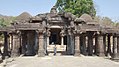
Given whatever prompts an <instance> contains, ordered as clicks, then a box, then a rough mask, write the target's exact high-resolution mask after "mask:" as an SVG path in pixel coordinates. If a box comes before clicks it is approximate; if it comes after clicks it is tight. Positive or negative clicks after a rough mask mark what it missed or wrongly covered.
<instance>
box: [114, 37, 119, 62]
mask: <svg viewBox="0 0 119 67" xmlns="http://www.w3.org/2000/svg"><path fill="white" fill-rule="evenodd" d="M117 44H118V42H117V36H113V56H112V59H114V60H119V56H118V52H117Z"/></svg>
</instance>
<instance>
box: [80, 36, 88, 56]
mask: <svg viewBox="0 0 119 67" xmlns="http://www.w3.org/2000/svg"><path fill="white" fill-rule="evenodd" d="M81 40H82V54H84V55H87V52H86V50H87V48H86V36H85V34H82V38H81Z"/></svg>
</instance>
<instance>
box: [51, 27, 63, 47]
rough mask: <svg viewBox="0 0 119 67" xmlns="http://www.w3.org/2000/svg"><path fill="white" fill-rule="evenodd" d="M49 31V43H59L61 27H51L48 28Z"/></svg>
mask: <svg viewBox="0 0 119 67" xmlns="http://www.w3.org/2000/svg"><path fill="white" fill-rule="evenodd" d="M50 32H51V36H50V44H56V45H61V36H60V32H61V29H58V28H53V29H51V30H50Z"/></svg>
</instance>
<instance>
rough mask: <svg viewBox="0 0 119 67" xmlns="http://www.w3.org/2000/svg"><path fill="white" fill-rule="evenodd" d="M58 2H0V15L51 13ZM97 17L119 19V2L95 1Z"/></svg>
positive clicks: (17, 0) (116, 0)
mask: <svg viewBox="0 0 119 67" xmlns="http://www.w3.org/2000/svg"><path fill="white" fill-rule="evenodd" d="M55 3H56V0H0V14H3V15H9V16H11V15H12V16H17V15H19V14H21V13H22V12H28V13H30V14H31V15H37V14H39V13H45V12H49V11H50V9H51V7H52V6H53V5H55ZM94 3H95V7H96V10H97V15H101V16H107V17H109V18H111V19H113V20H114V21H116V20H118V19H119V4H118V3H119V0H94Z"/></svg>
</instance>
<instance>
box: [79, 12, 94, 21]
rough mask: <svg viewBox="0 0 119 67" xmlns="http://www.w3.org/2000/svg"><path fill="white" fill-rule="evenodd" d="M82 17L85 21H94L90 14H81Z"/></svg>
mask: <svg viewBox="0 0 119 67" xmlns="http://www.w3.org/2000/svg"><path fill="white" fill-rule="evenodd" d="M80 19H82V20H84V22H92V21H93V19H92V17H91V16H90V15H88V14H83V15H81V17H80Z"/></svg>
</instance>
